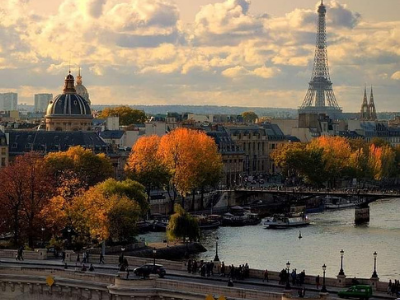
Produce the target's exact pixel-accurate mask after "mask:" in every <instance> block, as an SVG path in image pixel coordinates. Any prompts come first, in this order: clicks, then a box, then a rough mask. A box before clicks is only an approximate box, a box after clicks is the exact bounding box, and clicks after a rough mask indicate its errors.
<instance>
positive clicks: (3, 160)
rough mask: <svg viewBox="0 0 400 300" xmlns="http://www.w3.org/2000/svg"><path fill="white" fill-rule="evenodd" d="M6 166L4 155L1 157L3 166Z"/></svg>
mask: <svg viewBox="0 0 400 300" xmlns="http://www.w3.org/2000/svg"><path fill="white" fill-rule="evenodd" d="M5 166H6V158H5V157H2V158H1V167H5Z"/></svg>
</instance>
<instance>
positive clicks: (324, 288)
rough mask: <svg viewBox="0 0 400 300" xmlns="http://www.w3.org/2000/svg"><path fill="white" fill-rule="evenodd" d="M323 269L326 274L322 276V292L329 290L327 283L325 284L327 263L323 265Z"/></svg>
mask: <svg viewBox="0 0 400 300" xmlns="http://www.w3.org/2000/svg"><path fill="white" fill-rule="evenodd" d="M322 271H324V276H323V277H322V289H321V292H322V293H326V292H328V291H327V289H326V285H325V272H326V265H325V264H324V265H323V266H322Z"/></svg>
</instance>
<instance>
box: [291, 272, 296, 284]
mask: <svg viewBox="0 0 400 300" xmlns="http://www.w3.org/2000/svg"><path fill="white" fill-rule="evenodd" d="M291 277H292V284H293V285H296V277H297V274H296V269H293V270H292V274H291Z"/></svg>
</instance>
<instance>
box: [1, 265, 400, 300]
mask: <svg viewBox="0 0 400 300" xmlns="http://www.w3.org/2000/svg"><path fill="white" fill-rule="evenodd" d="M90 264H91V263H90V262H89V263H86V264H85V265H86V266H87V267H89V266H90ZM7 265H21V266H32V265H35V266H43V268H46V267H55V268H64V265H65V263H63V262H62V261H61V259H58V260H56V259H54V260H23V261H17V260H15V259H11V258H2V259H0V267H1V266H7ZM75 266H76V263H71V262H70V263H68V269H72V268H75ZM81 266H82V262H80V263H78V264H77V267H79V268H80V267H81ZM93 267H94V270H95V272H96V271H98V270H106V271H108V272H107V273H108V274H114V275H116V274H117V272H118V270H119V268H118V266H117V265H112V264H98V263H93ZM135 267H139V265H131V266H130V269H134V268H135ZM87 272H89V271H87ZM168 274H170V275H173V276H179V277H183V278H196V279H202V280H205V281H214V282H216V281H218V282H226V283H227V282H228V277H222V276H220V275H219V274H216V275H214V276H210V277H201V276H200V275H199V274H191V273H190V274H189V273H187V272H186V271H177V270H167V276H168ZM132 275H133V274H132ZM234 282H235V283H238V284H248V285H254V286H265V287H272V288H278V289H282V291H283V290H284V289H285V285H280V284H279V283H278V281H276V280H269V281H268V282H266V281H265V282H263V281H262V279H258V278H247V279H245V280H234ZM303 287H304V288H305V289H306V292H312V293H319V292H320V290H319V289H317V288H316V286H315V285H312V284H303V285H302V286H298V285H295V286H292V285H291V289H292V291H293V295H294V296H295V297H296V296H297V290H299V289H302V288H303ZM320 287H321V286H320ZM326 288H327V290H328V292H329V293H330V294H331V295H336V294H337V292H338V291H340V290H344V289H346V288H339V287H331V286H327V287H326ZM306 295H307V293H306ZM373 297H374V298H380V299H395V298H396V297H394V296H390V295H388V294H387V293H384V292H378V291H374V294H373ZM306 298H307V297H306Z"/></svg>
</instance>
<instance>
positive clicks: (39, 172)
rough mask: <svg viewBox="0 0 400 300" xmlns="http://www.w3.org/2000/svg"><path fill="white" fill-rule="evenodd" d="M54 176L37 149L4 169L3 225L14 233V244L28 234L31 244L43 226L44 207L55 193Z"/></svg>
mask: <svg viewBox="0 0 400 300" xmlns="http://www.w3.org/2000/svg"><path fill="white" fill-rule="evenodd" d="M52 187H53V184H52V177H51V176H50V175H49V173H48V172H47V169H46V166H45V164H44V162H43V159H42V158H41V157H40V156H39V155H38V154H37V153H34V152H31V153H26V154H24V155H22V156H18V157H17V158H16V159H15V161H14V163H12V164H11V165H10V166H8V167H6V168H4V169H2V170H1V171H0V190H1V193H0V203H1V206H2V210H1V214H2V220H3V222H2V227H3V230H4V229H7V230H8V231H7V232H13V234H14V239H13V241H14V245H19V244H21V243H22V242H23V239H24V238H25V237H26V238H27V241H28V243H29V246H30V247H33V246H34V241H35V238H37V237H38V236H39V235H40V233H39V232H40V228H41V227H42V226H43V220H42V219H41V214H40V212H41V209H42V208H43V207H45V206H46V205H47V203H48V201H49V199H50V197H51V195H52V192H53V189H52Z"/></svg>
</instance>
